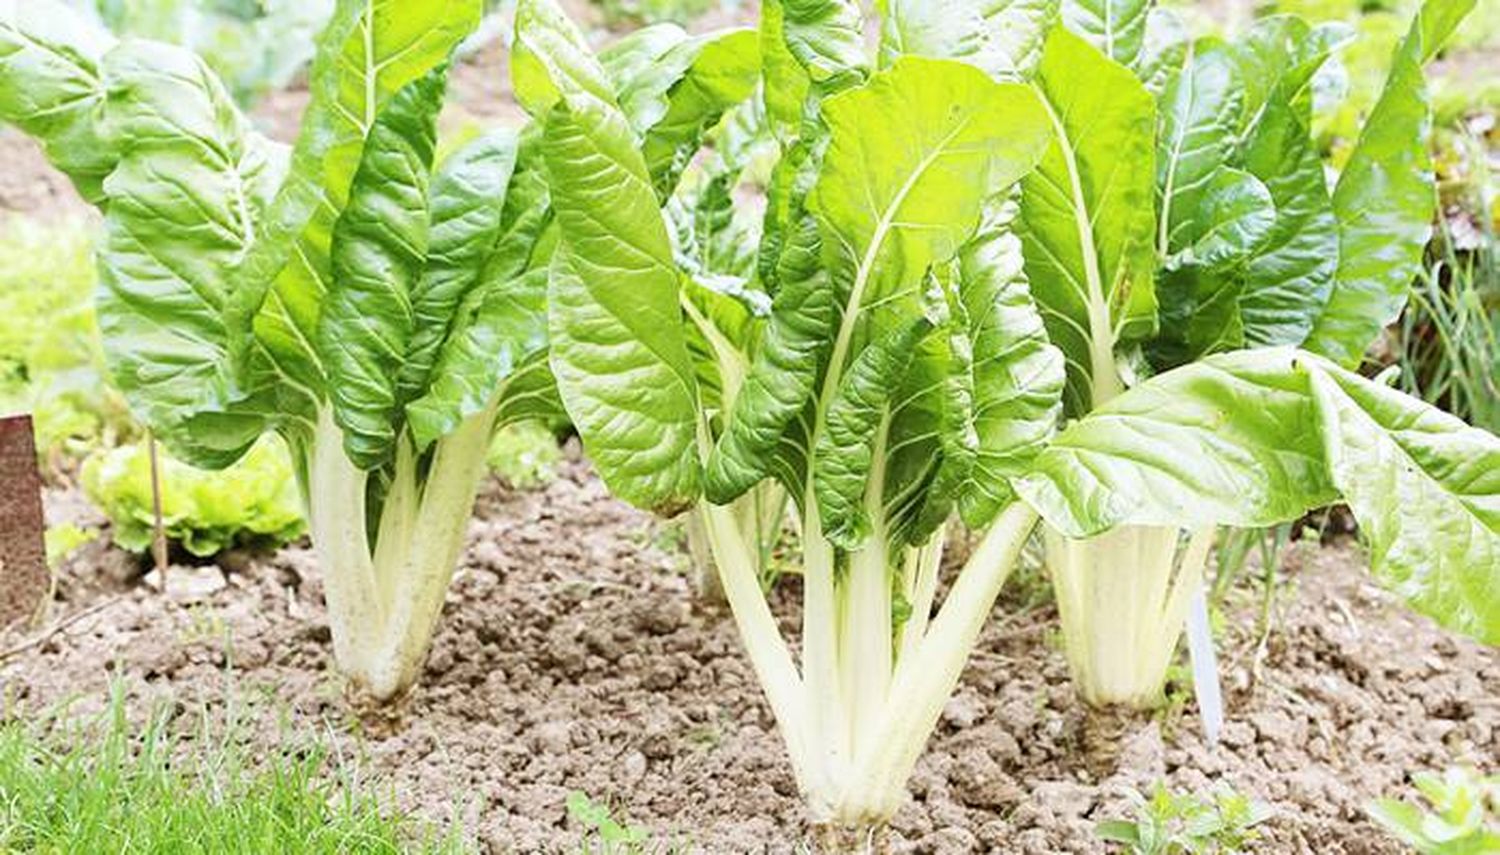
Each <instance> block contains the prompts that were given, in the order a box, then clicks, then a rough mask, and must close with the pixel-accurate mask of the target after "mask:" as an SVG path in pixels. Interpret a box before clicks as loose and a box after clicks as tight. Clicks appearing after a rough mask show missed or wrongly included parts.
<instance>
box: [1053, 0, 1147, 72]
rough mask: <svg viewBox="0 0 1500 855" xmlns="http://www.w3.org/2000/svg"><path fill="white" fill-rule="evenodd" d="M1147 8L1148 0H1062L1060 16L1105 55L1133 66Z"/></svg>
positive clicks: (1142, 35)
mask: <svg viewBox="0 0 1500 855" xmlns="http://www.w3.org/2000/svg"><path fill="white" fill-rule="evenodd" d="M1150 8H1151V3H1150V2H1149V0H1062V19H1063V23H1064V24H1066V25H1067V27H1068V29H1070V30H1072V31H1073V32H1075V33H1077V34H1078V35H1079V36H1082V37H1083V38H1084V39H1086V40H1087V41H1088V43H1089V44H1091V45H1093V46H1094V47H1095V48H1097V49H1098V50H1099V51H1100V52H1101V53H1103V54H1104V55H1105V56H1107V57H1109V58H1110V59H1112V60H1114V61H1115V62H1118V63H1120V64H1121V65H1124V66H1134V64H1135V62H1136V59H1137V57H1138V56H1139V55H1140V53H1141V45H1142V43H1143V42H1144V41H1145V36H1146V18H1147V13H1148V12H1149V10H1150Z"/></svg>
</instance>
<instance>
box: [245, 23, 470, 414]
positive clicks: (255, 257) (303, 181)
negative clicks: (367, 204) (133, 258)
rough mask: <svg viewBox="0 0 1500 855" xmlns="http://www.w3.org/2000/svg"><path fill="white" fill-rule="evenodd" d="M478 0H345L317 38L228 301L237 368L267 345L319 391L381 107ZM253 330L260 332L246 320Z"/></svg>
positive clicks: (281, 368)
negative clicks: (337, 289)
mask: <svg viewBox="0 0 1500 855" xmlns="http://www.w3.org/2000/svg"><path fill="white" fill-rule="evenodd" d="M479 5H480V4H479V2H478V0H433V2H429V3H401V2H396V0H383V2H382V0H339V3H338V5H337V6H336V7H335V9H334V13H333V16H332V18H331V19H330V21H329V23H328V26H327V27H326V28H325V29H324V30H323V33H322V35H321V36H320V37H319V40H318V50H317V54H316V56H315V58H314V60H313V66H312V70H311V72H310V76H309V84H308V88H309V91H310V92H311V94H312V99H311V101H310V102H309V103H308V106H307V110H306V112H305V114H304V119H303V122H302V130H301V132H300V134H299V135H298V137H297V143H296V145H295V147H294V148H293V152H292V166H291V172H290V173H289V174H288V176H287V180H286V182H285V183H284V184H283V185H282V186H281V188H280V190H279V192H278V193H277V196H276V199H275V202H274V204H273V205H272V207H271V210H270V212H269V214H268V217H267V223H266V228H265V229H263V231H262V233H261V235H260V239H259V240H258V241H256V244H255V246H254V247H253V249H252V251H251V253H250V254H249V255H248V256H247V257H246V259H245V260H244V262H243V263H242V264H241V265H239V267H238V269H237V271H236V274H235V275H236V280H237V284H236V286H235V288H234V294H233V298H232V300H231V302H230V303H229V305H228V307H227V309H226V315H227V318H228V324H229V326H230V328H231V329H233V330H235V335H234V336H233V337H232V339H231V345H232V353H231V356H232V357H233V360H234V362H233V364H234V368H235V372H236V378H237V379H238V380H240V381H241V382H244V383H248V377H249V368H248V366H250V365H251V364H252V362H253V360H254V358H255V356H256V354H257V353H258V352H259V351H261V350H263V351H264V352H265V353H266V354H267V355H269V357H270V359H271V361H272V362H273V363H274V365H275V367H276V370H277V372H278V374H279V375H280V376H281V377H282V378H284V379H285V380H287V381H290V382H294V383H296V384H298V385H301V386H304V387H306V388H309V389H313V390H317V391H318V392H319V393H320V394H321V393H324V391H325V385H326V382H325V381H326V377H325V372H324V366H323V364H322V361H321V359H320V358H319V355H318V352H317V350H318V349H317V346H316V339H317V329H318V326H319V316H320V315H321V313H322V310H323V304H324V301H325V300H326V298H327V292H328V289H329V287H330V279H331V277H332V267H331V265H332V261H331V255H330V244H331V242H332V239H333V225H334V222H335V221H336V220H337V219H338V217H339V215H340V213H342V211H343V209H344V205H345V204H346V203H347V202H348V197H349V192H350V186H351V184H352V183H353V180H354V173H355V170H356V169H357V167H358V166H359V162H360V157H361V155H362V153H363V151H364V144H365V137H366V136H367V135H368V134H369V132H370V129H371V127H372V126H373V125H374V123H375V117H376V116H377V115H379V114H380V112H381V111H382V110H383V108H384V107H385V105H386V103H387V102H388V101H389V100H390V99H391V98H392V97H393V96H394V95H395V93H396V92H397V91H399V90H401V89H402V88H404V87H405V86H406V85H407V84H409V83H411V82H412V81H414V80H417V79H418V78H420V77H423V76H424V75H426V74H427V73H429V72H430V71H432V70H433V69H434V68H437V67H438V66H439V65H442V64H444V63H446V62H447V60H448V57H449V55H450V54H451V52H452V50H453V48H454V47H455V46H457V45H458V43H459V42H460V41H462V40H463V39H464V38H465V37H466V36H467V35H468V34H469V33H470V32H472V31H473V29H474V27H475V26H477V24H478V22H479V12H480V9H479ZM252 329H253V333H254V334H253V336H252V335H251V330H252Z"/></svg>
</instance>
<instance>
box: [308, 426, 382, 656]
mask: <svg viewBox="0 0 1500 855" xmlns="http://www.w3.org/2000/svg"><path fill="white" fill-rule="evenodd" d="M310 456H311V460H310V461H309V462H308V466H307V469H306V471H307V487H308V499H309V501H308V506H307V522H308V529H309V531H310V533H311V535H312V542H313V550H314V552H315V553H316V554H317V557H318V564H319V567H320V568H321V570H322V572H323V593H324V597H325V598H326V600H327V602H328V626H329V630H330V632H331V633H332V635H333V656H334V659H335V661H336V662H337V663H338V666H339V669H340V670H341V671H343V672H344V674H346V675H347V676H349V677H351V678H354V679H356V680H358V679H362V678H364V677H366V676H367V674H368V669H369V658H370V655H371V653H372V652H373V651H374V649H375V641H376V639H377V638H379V633H380V627H381V626H382V625H383V624H384V622H385V613H384V611H383V609H382V607H381V601H380V597H379V595H378V586H377V584H376V578H375V566H374V562H373V561H372V560H371V557H370V547H369V537H368V534H367V532H366V527H365V484H366V480H367V476H366V474H365V473H364V472H363V471H362V470H361V469H360V468H359V467H357V466H355V465H354V463H353V462H352V461H350V460H349V456H348V455H347V454H345V453H344V434H343V431H341V430H339V427H338V425H336V424H334V421H333V414H332V413H331V412H329V411H328V410H324V411H322V412H321V413H319V415H318V426H317V429H316V430H315V432H314V435H313V441H312V445H311V449H310Z"/></svg>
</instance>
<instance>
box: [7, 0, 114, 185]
mask: <svg viewBox="0 0 1500 855" xmlns="http://www.w3.org/2000/svg"><path fill="white" fill-rule="evenodd" d="M114 44H115V39H114V37H113V36H111V35H110V34H109V33H107V32H104V31H103V30H101V29H100V28H98V27H96V26H93V25H92V24H90V23H89V22H88V21H86V20H84V19H83V18H82V17H81V16H79V15H78V13H77V12H75V11H74V10H73V9H72V8H71V7H69V6H67V5H64V4H62V3H55V2H50V0H0V121H3V122H9V123H11V124H14V125H16V126H17V127H19V128H20V129H21V130H22V131H25V132H26V133H27V134H30V135H31V136H34V137H36V138H38V139H39V140H41V142H42V145H43V147H44V148H45V149H46V152H47V159H48V160H50V161H51V162H52V165H53V166H56V167H57V168H58V169H60V170H62V172H64V173H65V174H66V175H67V176H68V177H69V178H71V179H72V180H73V185H74V186H75V187H77V188H78V192H79V194H80V195H82V196H83V197H84V198H85V199H87V200H88V201H90V202H95V203H99V202H103V200H104V188H103V182H104V177H105V176H106V175H108V174H109V173H110V171H111V170H113V169H114V166H115V160H116V158H117V157H118V152H116V151H115V149H114V147H113V146H111V145H109V144H108V143H106V141H105V140H104V139H103V138H102V136H101V134H100V121H99V111H100V107H101V106H102V104H103V102H104V97H105V83H104V80H103V75H102V70H101V67H100V66H101V64H102V63H103V60H104V54H105V53H106V52H108V51H109V49H110V48H111V47H113V46H114Z"/></svg>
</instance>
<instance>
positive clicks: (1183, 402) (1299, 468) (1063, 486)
mask: <svg viewBox="0 0 1500 855" xmlns="http://www.w3.org/2000/svg"><path fill="white" fill-rule="evenodd" d="M1297 363H1298V356H1297V353H1296V352H1295V351H1291V350H1242V351H1234V352H1232V353H1225V354H1219V355H1216V356H1210V357H1208V358H1206V359H1204V360H1202V361H1200V362H1195V363H1193V364H1191V365H1186V366H1183V367H1182V368H1177V369H1174V370H1172V371H1168V372H1166V373H1164V374H1159V375H1157V376H1156V377H1153V378H1151V379H1150V380H1147V381H1145V382H1144V383H1141V384H1140V385H1138V386H1136V387H1134V388H1132V389H1131V390H1130V391H1128V392H1126V393H1124V394H1123V395H1120V396H1119V397H1117V398H1114V399H1113V400H1111V401H1110V402H1109V403H1107V404H1105V405H1104V406H1102V407H1100V408H1098V409H1096V410H1094V411H1093V412H1091V413H1089V414H1088V415H1087V416H1086V417H1085V418H1083V419H1081V420H1079V421H1076V422H1074V423H1073V424H1072V425H1070V426H1069V427H1068V428H1067V429H1066V430H1064V431H1063V432H1062V433H1060V434H1058V436H1057V437H1056V438H1055V439H1054V440H1053V441H1052V443H1051V445H1049V446H1048V447H1047V449H1046V450H1045V451H1043V452H1042V453H1041V455H1039V456H1038V457H1037V459H1036V462H1035V465H1034V467H1033V470H1032V472H1031V474H1029V475H1027V476H1025V477H1024V478H1022V479H1020V481H1019V482H1018V483H1017V489H1018V491H1019V492H1020V494H1021V496H1022V497H1023V498H1025V499H1026V500H1027V501H1028V502H1030V503H1031V504H1032V506H1033V507H1035V508H1036V509H1037V511H1038V512H1040V513H1041V514H1042V516H1043V517H1045V518H1046V519H1047V521H1048V522H1049V523H1051V524H1052V526H1053V527H1055V528H1056V529H1057V530H1058V531H1060V532H1062V533H1063V534H1065V535H1067V536H1069V537H1088V536H1091V535H1094V534H1098V533H1100V532H1102V531H1105V530H1107V529H1110V528H1113V527H1115V526H1118V525H1167V526H1179V527H1182V528H1188V529H1191V528H1197V527H1200V526H1205V525H1234V526H1242V527H1253V526H1267V525H1273V524H1275V523H1279V522H1284V521H1286V520H1290V519H1296V518H1297V517H1299V516H1301V515H1302V514H1304V513H1306V512H1307V511H1308V510H1310V509H1312V508H1315V507H1319V506H1321V505H1326V504H1329V503H1331V502H1333V501H1334V500H1336V499H1337V498H1338V492H1337V490H1336V489H1335V487H1334V485H1333V483H1332V481H1331V480H1330V479H1329V477H1328V475H1327V460H1326V458H1325V456H1324V453H1323V447H1322V441H1321V439H1320V436H1321V434H1320V425H1319V423H1318V418H1317V415H1316V414H1315V413H1314V412H1313V411H1312V409H1311V408H1310V407H1309V406H1308V404H1309V399H1308V394H1307V381H1306V377H1305V375H1303V374H1302V373H1301V371H1300V370H1299V369H1298V367H1297Z"/></svg>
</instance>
